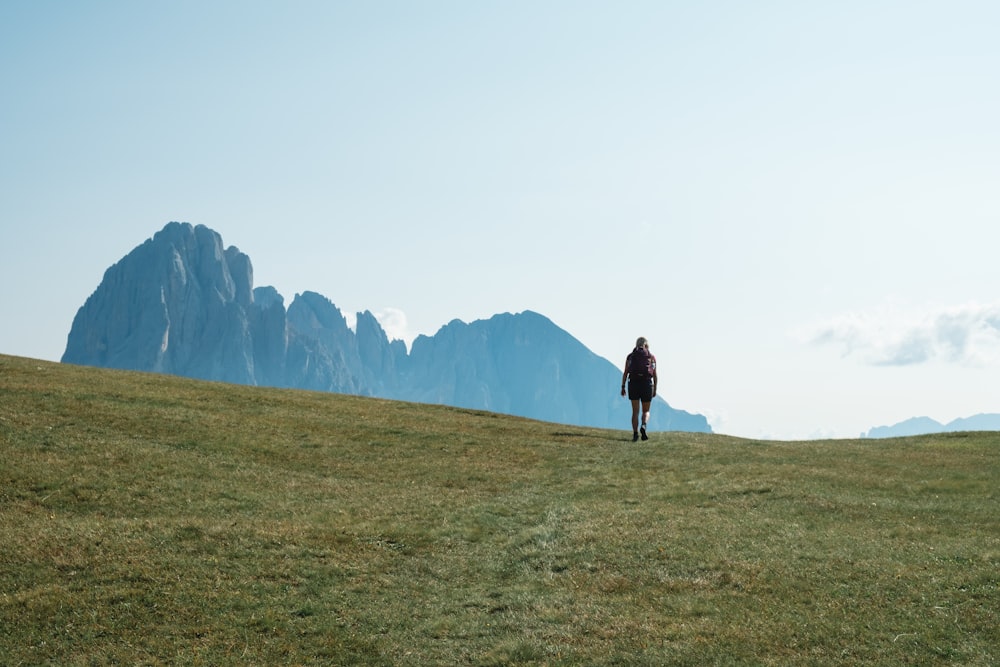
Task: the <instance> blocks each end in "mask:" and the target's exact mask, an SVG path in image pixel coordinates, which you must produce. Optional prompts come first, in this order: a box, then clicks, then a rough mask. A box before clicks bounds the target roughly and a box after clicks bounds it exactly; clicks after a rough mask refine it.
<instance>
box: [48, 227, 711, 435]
mask: <svg viewBox="0 0 1000 667" xmlns="http://www.w3.org/2000/svg"><path fill="white" fill-rule="evenodd" d="M62 362H64V363H71V364H80V365H89V366H100V367H105V368H119V369H130V370H139V371H149V372H157V373H167V374H173V375H181V376H186V377H192V378H199V379H204V380H214V381H221V382H229V383H236V384H248V385H258V386H271V387H286V388H296V389H309V390H318V391H329V392H337V393H347V394H356V395H362V396H372V397H378V398H387V399H395V400H404V401H414V402H421V403H437V404H443V405H452V406H456V407H463V408H472V409H481V410H486V411H490V412H499V413H505V414H511V415H517V416H522V417H529V418H533V419H539V420H543V421H550V422H555V423H563V424H574V425H580V426H593V427H599V428H625V429H629V430H630V428H631V427H630V426H629V419H630V416H631V408H630V405H629V403H628V401H626V400H625V399H623V398H621V396H620V395H619V386H620V379H621V370H620V369H619V368H617V367H616V366H614V365H613V364H612V363H611V362H609V361H608V360H606V359H603V358H601V357H599V356H597V355H596V354H594V353H593V352H591V351H590V350H588V349H587V348H586V347H585V346H584V345H583V344H582V343H580V342H579V341H578V340H577V339H575V338H574V337H573V336H571V335H570V334H569V333H567V332H566V331H564V330H563V329H561V328H559V327H558V326H556V325H555V324H554V323H553V322H552V321H551V320H549V319H548V318H546V317H545V316H543V315H541V314H539V313H535V312H531V311H524V312H522V313H517V314H511V313H502V314H497V315H494V316H493V317H491V318H490V319H488V320H477V321H475V322H472V323H468V324H467V323H464V322H461V321H459V320H453V321H452V322H449V323H448V324H446V325H444V326H443V327H441V329H440V330H439V331H438V332H437V333H436V334H434V335H433V336H424V335H421V336H418V337H417V338H416V339H415V340H414V341H413V344H412V345H411V347H410V349H409V350H407V348H406V345H405V343H404V342H402V341H399V340H392V341H390V340H389V339H388V337H387V335H386V333H385V331H384V330H383V329H382V327H381V325H380V324H379V322H378V320H377V319H376V318H375V316H374V315H373V314H372V313H371V312H370V311H365V312H362V313H358V314H357V318H356V323H355V326H354V328H353V329H352V328H351V327H350V326H349V325H348V323H347V319H346V318H345V317H344V315H343V314H342V313H341V311H340V310H339V309H338V308H337V307H336V306H335V305H334V304H333V303H332V302H331V301H330V300H329V299H328V298H326V297H325V296H323V295H321V294H318V293H316V292H308V291H307V292H303V293H301V294H296V295H295V297H294V298H293V300H292V302H291V303H290V304H289V305H288V307H287V308H286V307H285V301H284V297H282V296H281V295H280V294H279V293H278V292H277V290H275V289H274V288H273V287H256V288H255V287H254V286H253V267H252V264H251V261H250V258H249V257H248V256H247V255H245V254H243V253H242V252H240V251H239V249H238V248H236V247H235V246H229V247H225V246H224V245H223V242H222V237H221V236H220V235H219V234H218V233H217V232H215V231H213V230H212V229H209V228H208V227H205V226H204V225H197V226H193V225H191V224H189V223H180V222H171V223H169V224H167V225H166V226H165V227H164V228H163V229H162V230H161V231H159V232H157V233H156V234H155V235H154V236H153V237H152V238H150V239H147V240H146V241H145V242H144V243H142V244H141V245H139V246H137V247H136V248H135V249H133V250H132V251H131V252H129V253H128V254H127V255H126V256H125V257H123V258H122V259H121V260H119V261H118V262H117V263H115V264H114V265H113V266H111V267H110V268H108V269H107V271H106V272H105V273H104V277H103V279H102V281H101V283H100V284H99V285H98V287H97V289H96V290H95V291H94V293H93V294H92V295H91V296H90V297H89V298H88V299H87V300H86V302H85V303H84V304H83V305H82V306H81V307H80V309H79V311H78V312H77V314H76V317H75V318H74V320H73V324H72V327H71V329H70V333H69V336H68V338H67V343H66V351H65V353H64V354H63V356H62ZM650 428H651V429H652V430H669V431H695V432H705V433H708V432H711V428H710V427H709V425H708V421H707V419H706V418H705V417H704V416H702V415H699V414H692V413H689V412H685V411H683V410H677V409H675V408H673V407H671V406H670V405H669V404H667V402H666V401H664V400H663V399H662V398H659V397H657V399H655V401H654V407H653V410H652V415H651V422H650Z"/></svg>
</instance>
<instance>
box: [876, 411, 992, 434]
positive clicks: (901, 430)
mask: <svg viewBox="0 0 1000 667" xmlns="http://www.w3.org/2000/svg"><path fill="white" fill-rule="evenodd" d="M957 431H1000V414H979V415H973V416H972V417H962V418H960V419H955V420H953V421H950V422H948V423H947V424H942V423H940V422H938V421H935V420H933V419H931V418H930V417H914V418H912V419H907V420H906V421H903V422H900V423H898V424H894V425H892V426H878V427H875V428H873V429H870V430H869V431H868V433H866V434H864V435H863V436H862V437H865V438H896V437H903V436H908V435H926V434H928V433H954V432H957Z"/></svg>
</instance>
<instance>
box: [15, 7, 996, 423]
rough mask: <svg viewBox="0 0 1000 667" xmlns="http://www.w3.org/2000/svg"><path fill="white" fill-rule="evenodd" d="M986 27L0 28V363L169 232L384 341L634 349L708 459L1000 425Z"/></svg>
mask: <svg viewBox="0 0 1000 667" xmlns="http://www.w3.org/2000/svg"><path fill="white" fill-rule="evenodd" d="M998 26H1000V3H996V2H994V1H993V0H982V1H979V0H947V1H945V0H941V1H934V2H926V1H921V0H864V1H855V0H846V1H843V2H803V1H802V0H787V1H784V0H760V1H755V2H743V1H731V2H730V1H723V0H705V1H704V2H679V1H678V2H673V1H670V0H656V1H643V0H613V1H612V0H607V1H588V0H530V1H528V0H507V1H504V2H498V1H493V0H475V1H468V0H450V1H446V0H427V1H423V2H421V1H406V2H390V1H380V0H374V1H372V2H337V1H334V0H317V1H305V0H289V1H286V2H259V1H250V0H238V1H229V0H197V1H188V0H178V1H172V2H133V1H131V0H123V1H110V0H93V1H90V2H75V1H65V2H60V1H56V0H32V1H28V0H8V1H6V2H0V91H2V94H0V312H2V313H3V326H0V353H3V354H11V355H17V356H24V357H31V358H37V359H44V360H51V361H58V360H59V359H60V357H61V356H62V353H63V352H64V350H65V346H66V337H67V335H68V333H69V330H70V326H71V324H72V321H73V317H74V315H75V314H76V311H77V310H78V309H79V308H80V307H81V306H82V305H83V303H84V301H85V300H86V299H87V297H88V296H89V295H90V294H92V293H93V291H94V290H95V289H96V288H97V286H98V285H99V284H100V281H101V278H102V276H103V273H104V271H105V270H106V269H107V268H108V267H110V266H111V265H112V264H114V263H115V262H117V261H118V260H119V259H121V258H122V257H123V256H124V255H126V254H127V253H128V252H129V251H131V250H132V249H133V248H135V247H136V246H138V245H140V244H141V243H142V242H143V241H145V240H146V239H147V238H150V237H152V236H153V234H155V233H156V232H157V231H159V230H160V229H162V228H163V226H164V225H166V224H167V223H168V222H170V221H182V222H190V223H192V224H203V225H206V226H208V227H210V228H212V229H214V230H215V231H217V232H218V233H219V234H220V235H221V236H222V239H223V242H224V243H225V245H227V246H230V245H233V246H236V247H238V248H239V249H240V250H241V251H242V252H244V253H246V254H247V255H249V257H250V258H251V261H252V263H253V267H254V284H255V285H256V286H263V285H272V286H274V287H275V288H276V289H277V290H278V291H279V292H280V293H281V294H282V295H283V296H284V297H285V303H286V304H288V303H290V302H291V300H292V299H293V298H294V295H295V294H298V293H301V292H304V291H315V292H319V293H320V294H323V295H324V296H326V297H327V298H329V299H330V300H331V301H332V302H333V303H334V304H335V305H336V306H337V307H338V308H340V309H341V310H342V311H343V312H344V313H345V314H347V315H348V316H350V315H351V314H352V313H355V312H358V311H364V310H370V311H372V312H373V313H375V314H376V316H377V317H379V319H380V321H381V322H382V324H383V327H384V328H385V329H386V331H387V333H388V334H389V335H390V337H392V338H398V339H402V340H404V341H406V342H407V343H409V342H411V341H412V340H413V338H414V337H415V336H417V335H420V334H426V335H433V334H434V333H435V332H436V331H437V330H438V329H439V328H440V327H441V326H443V325H445V324H447V323H448V322H450V321H451V320H453V319H460V320H462V321H465V322H472V321H474V320H477V319H485V318H489V317H491V316H492V315H494V314H497V313H503V312H512V313H517V312H522V311H525V310H533V311H536V312H539V313H541V314H543V315H545V316H546V317H548V318H549V319H551V320H552V321H553V322H554V323H555V324H556V325H558V326H559V327H561V328H563V329H565V330H566V331H567V332H569V333H570V334H571V335H572V336H574V337H575V338H576V339H577V340H579V341H580V342H581V343H583V344H584V345H585V346H587V347H588V348H589V349H591V350H592V351H593V352H595V353H596V354H598V355H600V356H602V357H604V358H606V359H608V360H610V361H611V362H612V363H614V364H615V365H616V366H619V367H620V366H622V365H623V363H624V358H625V355H626V354H627V353H628V352H629V351H630V350H631V348H632V345H633V343H634V341H635V339H636V338H637V337H638V336H645V337H647V338H648V339H649V341H650V348H651V350H652V351H653V353H654V354H655V355H656V356H657V359H658V362H659V374H660V385H659V388H660V391H659V394H660V395H661V396H662V397H663V398H664V399H666V400H667V401H668V402H669V403H670V404H671V405H672V406H674V407H677V408H680V409H683V410H687V411H689V412H696V413H700V414H704V415H705V416H706V417H708V419H709V422H710V423H711V425H712V427H713V429H714V430H715V431H716V432H718V433H726V434H730V435H737V436H742V437H747V438H773V439H814V438H841V437H849V438H854V437H858V436H859V435H860V434H861V433H863V432H865V431H867V430H868V429H870V428H872V427H875V426H880V425H888V424H894V423H897V422H900V421H903V420H905V419H908V418H910V417H915V416H929V417H932V418H934V419H936V420H938V421H940V422H943V423H944V422H948V421H950V420H952V419H956V418H959V417H967V416H970V415H973V414H977V413H983V412H991V413H996V412H1000V382H998V372H1000V261H997V260H998V251H1000V120H998V119H1000V40H997V39H996V33H997V29H998ZM608 390H609V391H612V392H617V390H618V387H617V386H615V387H609V388H608ZM552 400H565V397H560V396H553V397H552ZM630 416H631V412H630V410H629V408H628V406H627V404H626V403H625V402H624V401H623V407H622V420H623V427H627V421H628V420H629V418H630Z"/></svg>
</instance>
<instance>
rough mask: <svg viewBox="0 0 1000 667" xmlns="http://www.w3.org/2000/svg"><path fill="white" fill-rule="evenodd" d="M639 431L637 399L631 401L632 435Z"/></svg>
mask: <svg viewBox="0 0 1000 667" xmlns="http://www.w3.org/2000/svg"><path fill="white" fill-rule="evenodd" d="M638 433H639V401H638V400H635V401H632V435H638Z"/></svg>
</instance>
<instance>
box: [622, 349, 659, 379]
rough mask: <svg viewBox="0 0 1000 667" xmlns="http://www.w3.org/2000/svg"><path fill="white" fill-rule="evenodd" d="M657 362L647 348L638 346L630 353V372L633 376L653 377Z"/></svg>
mask: <svg viewBox="0 0 1000 667" xmlns="http://www.w3.org/2000/svg"><path fill="white" fill-rule="evenodd" d="M655 368H656V362H655V361H653V355H651V354H650V353H649V350H647V349H646V348H644V347H642V348H638V347H637V348H636V349H634V350H632V354H630V355H628V374H629V375H630V376H631V377H653V370H654V369H655Z"/></svg>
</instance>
